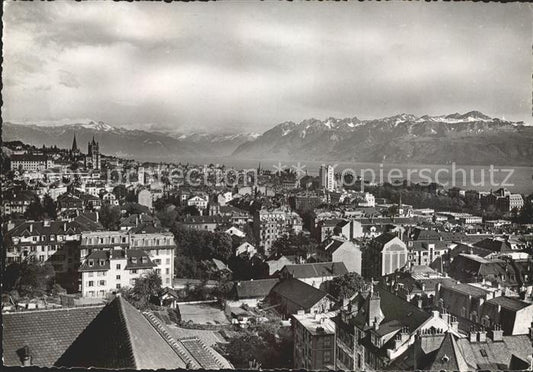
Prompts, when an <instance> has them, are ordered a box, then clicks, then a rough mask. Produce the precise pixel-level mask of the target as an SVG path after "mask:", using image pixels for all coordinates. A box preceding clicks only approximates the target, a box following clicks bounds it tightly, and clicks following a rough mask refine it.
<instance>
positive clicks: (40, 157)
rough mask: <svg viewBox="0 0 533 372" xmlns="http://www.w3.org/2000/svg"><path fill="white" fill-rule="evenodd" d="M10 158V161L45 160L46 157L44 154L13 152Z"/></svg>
mask: <svg viewBox="0 0 533 372" xmlns="http://www.w3.org/2000/svg"><path fill="white" fill-rule="evenodd" d="M10 159H11V161H46V160H47V159H48V158H47V156H46V155H37V154H13V155H11V158H10Z"/></svg>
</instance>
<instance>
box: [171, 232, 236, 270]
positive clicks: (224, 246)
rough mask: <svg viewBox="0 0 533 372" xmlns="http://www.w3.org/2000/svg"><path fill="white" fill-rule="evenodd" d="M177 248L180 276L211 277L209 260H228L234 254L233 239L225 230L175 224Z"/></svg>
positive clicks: (177, 267)
mask: <svg viewBox="0 0 533 372" xmlns="http://www.w3.org/2000/svg"><path fill="white" fill-rule="evenodd" d="M171 231H172V232H173V233H174V237H175V240H176V245H177V247H178V248H177V250H176V258H175V266H174V267H175V272H176V276H177V277H179V278H195V279H210V277H209V276H210V275H209V270H208V266H207V265H208V263H207V261H209V260H211V259H213V258H217V259H219V260H221V261H223V262H227V261H228V260H229V258H230V257H232V256H233V245H232V239H231V237H230V236H229V235H228V234H225V233H223V232H209V231H198V230H192V229H186V228H183V227H181V226H180V225H179V224H174V226H173V227H172V229H171Z"/></svg>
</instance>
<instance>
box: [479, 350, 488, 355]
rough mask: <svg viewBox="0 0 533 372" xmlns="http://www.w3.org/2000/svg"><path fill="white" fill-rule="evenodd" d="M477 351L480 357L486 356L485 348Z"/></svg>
mask: <svg viewBox="0 0 533 372" xmlns="http://www.w3.org/2000/svg"><path fill="white" fill-rule="evenodd" d="M479 352H480V353H481V356H482V357H486V356H487V351H486V350H485V349H480V350H479Z"/></svg>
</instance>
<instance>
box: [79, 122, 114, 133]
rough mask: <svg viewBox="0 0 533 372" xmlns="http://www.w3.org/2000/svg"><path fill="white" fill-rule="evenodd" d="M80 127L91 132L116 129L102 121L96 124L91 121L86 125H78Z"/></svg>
mask: <svg viewBox="0 0 533 372" xmlns="http://www.w3.org/2000/svg"><path fill="white" fill-rule="evenodd" d="M80 126H81V127H83V128H86V129H93V130H97V131H105V132H107V131H111V130H115V129H116V128H115V127H113V126H111V125H109V124H106V123H104V122H103V121H98V122H96V123H95V122H94V121H92V120H91V121H90V122H89V123H87V124H80Z"/></svg>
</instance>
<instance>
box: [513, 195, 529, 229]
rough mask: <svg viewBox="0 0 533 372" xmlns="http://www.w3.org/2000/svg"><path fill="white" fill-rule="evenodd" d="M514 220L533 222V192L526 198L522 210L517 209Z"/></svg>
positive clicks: (524, 222) (526, 222)
mask: <svg viewBox="0 0 533 372" xmlns="http://www.w3.org/2000/svg"><path fill="white" fill-rule="evenodd" d="M513 221H514V222H517V223H523V224H533V194H531V195H529V196H528V197H527V198H525V200H524V206H523V207H522V208H521V209H520V211H516V214H515V216H513Z"/></svg>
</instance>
